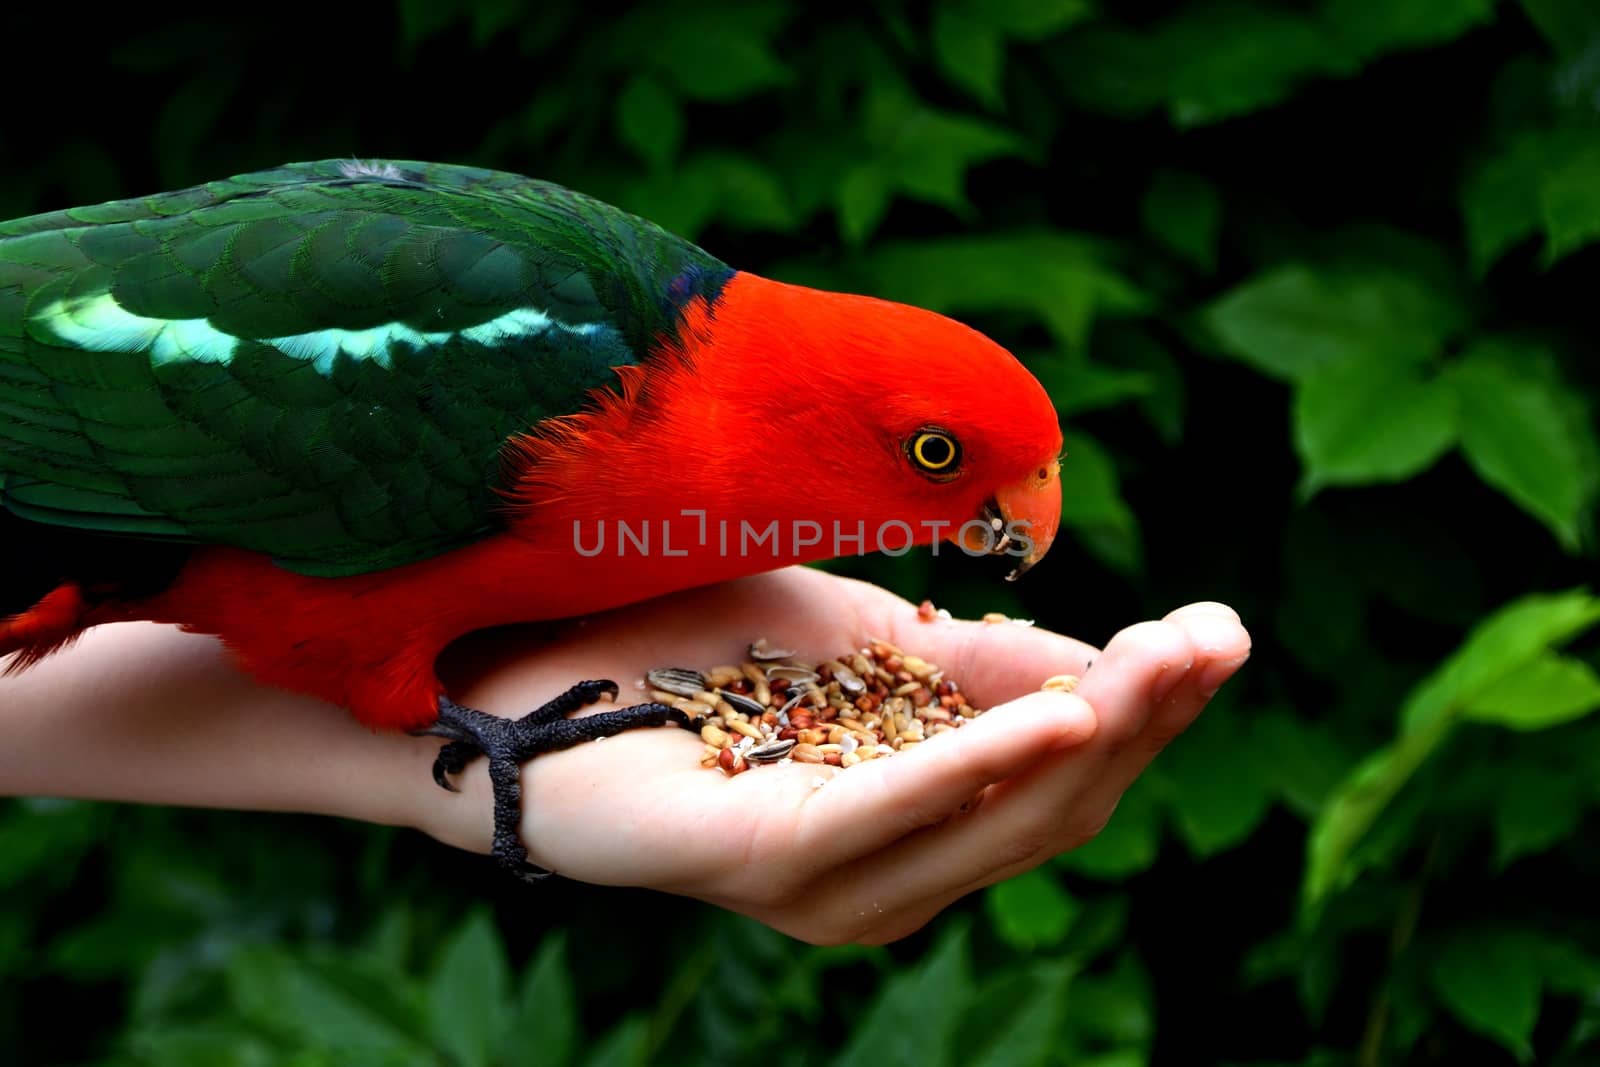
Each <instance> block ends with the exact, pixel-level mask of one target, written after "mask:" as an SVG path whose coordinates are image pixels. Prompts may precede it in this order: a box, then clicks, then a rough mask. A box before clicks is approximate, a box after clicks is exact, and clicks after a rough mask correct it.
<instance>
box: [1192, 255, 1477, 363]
mask: <svg viewBox="0 0 1600 1067" xmlns="http://www.w3.org/2000/svg"><path fill="white" fill-rule="evenodd" d="M1205 320H1206V322H1207V324H1208V325H1209V326H1210V328H1211V330H1212V331H1213V332H1214V333H1215V334H1216V336H1217V338H1218V340H1219V341H1220V342H1221V343H1222V346H1223V350H1224V351H1225V352H1227V353H1228V354H1230V355H1232V356H1234V357H1236V358H1238V359H1241V360H1243V361H1244V362H1246V363H1248V364H1250V365H1251V366H1253V367H1255V368H1256V369H1258V370H1260V371H1261V372H1262V373H1264V374H1267V375H1270V376H1271V377H1274V378H1280V379H1283V380H1286V381H1298V380H1300V379H1302V378H1305V377H1307V376H1308V375H1310V374H1311V373H1312V372H1314V371H1316V370H1318V369H1320V368H1322V367H1326V366H1329V365H1331V364H1335V363H1340V362H1343V361H1344V360H1347V359H1355V358H1358V357H1362V356H1367V357H1373V358H1385V359H1388V360H1390V361H1392V362H1400V363H1406V364H1417V363H1422V362H1425V361H1427V360H1428V359H1430V358H1431V357H1433V356H1434V355H1435V354H1436V353H1437V352H1438V351H1439V348H1440V346H1441V345H1443V344H1444V342H1445V341H1446V340H1448V339H1449V338H1450V337H1452V336H1454V335H1455V334H1456V333H1457V332H1459V331H1460V330H1461V329H1462V328H1463V327H1464V326H1465V320H1466V315H1465V312H1464V310H1463V309H1462V308H1460V307H1459V306H1457V305H1456V304H1455V302H1454V301H1453V300H1451V299H1449V298H1447V297H1446V296H1445V295H1444V294H1442V293H1441V292H1439V290H1438V289H1437V288H1435V287H1434V286H1433V285H1432V284H1431V283H1430V282H1428V281H1426V280H1424V279H1423V278H1422V277H1420V276H1418V275H1412V274H1408V273H1401V272H1397V271H1386V270H1382V269H1379V268H1376V267H1374V268H1372V269H1370V270H1366V271H1356V270H1349V269H1342V270H1331V269H1330V270H1323V271H1318V270H1314V269H1312V268H1310V267H1306V266H1285V267H1278V268H1276V269H1274V270H1271V271H1268V272H1266V273H1264V274H1259V275H1257V276H1256V277H1254V278H1252V279H1250V280H1249V281H1247V282H1245V283H1244V284H1243V285H1240V286H1239V287H1237V288H1236V289H1234V290H1232V291H1231V292H1229V293H1227V294H1225V295H1224V296H1223V297H1222V298H1221V299H1220V300H1218V301H1216V302H1215V303H1214V304H1212V305H1211V306H1210V308H1208V309H1207V311H1206V313H1205Z"/></svg>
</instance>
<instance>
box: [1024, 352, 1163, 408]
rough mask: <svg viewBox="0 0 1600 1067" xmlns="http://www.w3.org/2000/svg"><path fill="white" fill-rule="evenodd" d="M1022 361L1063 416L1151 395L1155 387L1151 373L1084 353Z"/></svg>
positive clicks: (1036, 356) (1037, 357)
mask: <svg viewBox="0 0 1600 1067" xmlns="http://www.w3.org/2000/svg"><path fill="white" fill-rule="evenodd" d="M1022 361H1023V362H1024V363H1026V364H1027V365H1028V369H1029V370H1031V371H1033V373H1034V376H1035V377H1037V378H1038V379H1039V384H1041V385H1043V386H1044V389H1045V392H1047V393H1049V394H1050V401H1051V403H1053V404H1054V405H1055V408H1056V413H1057V414H1058V415H1060V416H1061V417H1062V418H1063V419H1065V418H1069V417H1070V416H1073V415H1077V414H1080V413H1082V412H1085V411H1097V410H1099V409H1101V408H1108V407H1114V406H1115V405H1117V404H1120V403H1122V402H1123V401H1124V400H1128V399H1130V398H1137V397H1144V396H1148V395H1150V393H1151V392H1152V391H1153V390H1154V389H1155V383H1154V382H1153V381H1152V380H1151V376H1150V375H1149V374H1147V373H1145V372H1143V371H1137V370H1124V369H1122V368H1120V367H1107V366H1104V365H1103V364H1099V363H1091V362H1089V361H1088V360H1087V359H1085V358H1083V357H1081V356H1075V355H1071V354H1066V353H1061V352H1047V353H1042V354H1040V355H1033V356H1027V355H1025V356H1022Z"/></svg>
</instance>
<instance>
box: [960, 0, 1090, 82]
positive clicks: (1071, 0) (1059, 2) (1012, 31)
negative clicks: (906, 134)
mask: <svg viewBox="0 0 1600 1067" xmlns="http://www.w3.org/2000/svg"><path fill="white" fill-rule="evenodd" d="M1092 13H1093V9H1092V8H1091V7H1090V6H1089V4H1088V2H1087V0H1049V2H1046V3H1027V2H1025V0H1011V2H1005V3H983V2H981V0H943V2H942V3H940V4H939V5H938V6H937V7H936V8H935V9H934V12H933V26H932V38H933V54H934V58H935V59H937V60H938V62H939V66H940V68H941V69H942V70H943V71H944V73H945V76H946V77H948V78H949V79H950V80H951V81H952V82H954V83H955V84H957V85H959V86H961V87H962V88H964V89H966V90H967V91H968V92H970V93H971V94H972V95H973V96H974V97H975V98H976V99H977V100H978V101H979V102H981V103H982V104H984V105H985V106H986V107H990V108H998V107H1000V105H1001V103H1002V102H1003V101H1002V95H1001V81H1002V78H1003V76H1004V74H1005V61H1006V38H1008V37H1015V38H1019V39H1021V40H1028V41H1036V40H1039V39H1040V38H1043V37H1048V36H1049V35H1051V34H1053V33H1058V32H1060V31H1061V30H1063V29H1065V28H1066V27H1068V26H1070V25H1072V24H1073V23H1076V22H1078V21H1080V20H1082V19H1085V18H1088V17H1089V16H1090V15H1091V14H1092Z"/></svg>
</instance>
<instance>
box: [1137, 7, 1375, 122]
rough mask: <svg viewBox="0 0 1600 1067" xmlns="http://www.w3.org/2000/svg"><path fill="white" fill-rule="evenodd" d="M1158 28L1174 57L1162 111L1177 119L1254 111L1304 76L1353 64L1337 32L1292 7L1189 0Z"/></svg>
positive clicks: (1351, 68)
mask: <svg viewBox="0 0 1600 1067" xmlns="http://www.w3.org/2000/svg"><path fill="white" fill-rule="evenodd" d="M1159 32H1160V33H1161V39H1162V41H1163V42H1164V48H1165V52H1166V56H1167V59H1168V60H1169V62H1170V63H1171V64H1172V69H1171V75H1170V83H1169V89H1168V93H1169V95H1168V100H1167V111H1168V114H1170V115H1171V117H1172V121H1173V122H1174V123H1176V124H1177V125H1178V126H1201V125H1205V124H1207V123H1213V122H1220V121H1222V120H1223V119H1228V118H1233V117H1234V116H1236V115H1243V114H1247V113H1249V112H1251V111H1258V110H1260V109H1262V108H1264V107H1268V106H1270V105H1272V104H1276V103H1277V102H1278V101H1280V100H1283V99H1284V98H1285V97H1287V96H1288V95H1289V94H1290V93H1291V92H1292V91H1294V89H1295V88H1297V87H1298V86H1299V85H1300V84H1301V83H1302V82H1304V81H1306V80H1308V79H1310V78H1313V77H1316V76H1320V75H1345V74H1353V73H1354V72H1355V71H1356V70H1357V69H1358V64H1357V62H1356V60H1355V57H1354V55H1353V54H1352V53H1351V52H1350V51H1349V49H1348V48H1347V47H1346V46H1345V45H1344V44H1343V42H1341V41H1340V39H1339V37H1338V35H1337V34H1333V33H1329V32H1328V30H1327V27H1325V26H1324V25H1322V23H1321V22H1320V21H1319V20H1318V19H1316V18H1310V17H1306V16H1305V15H1301V14H1299V13H1295V12H1289V11H1281V10H1275V9H1270V8H1265V7H1248V6H1242V5H1240V6H1226V7H1222V8H1220V9H1219V8H1217V7H1215V6H1213V5H1193V6H1190V7H1188V8H1187V9H1186V10H1184V11H1183V12H1182V13H1181V14H1179V15H1178V16H1177V17H1175V18H1173V19H1171V20H1170V21H1168V22H1167V23H1165V24H1164V25H1163V26H1162V27H1161V29H1160V31H1159Z"/></svg>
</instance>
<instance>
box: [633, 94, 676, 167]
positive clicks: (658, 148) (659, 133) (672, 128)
mask: <svg viewBox="0 0 1600 1067" xmlns="http://www.w3.org/2000/svg"><path fill="white" fill-rule="evenodd" d="M683 129H684V122H683V111H682V109H681V108H679V106H678V101H677V99H676V98H675V97H674V96H673V95H672V94H671V93H669V92H667V91H666V89H664V88H662V86H661V83H660V82H659V81H657V80H656V79H655V78H652V77H650V76H649V75H645V74H636V75H634V76H633V77H632V78H629V79H628V83H627V84H626V85H624V86H623V87H622V92H621V93H620V94H619V95H618V96H617V133H618V135H619V136H620V137H621V138H622V141H623V143H624V144H626V145H628V147H630V148H632V149H633V150H634V151H635V152H638V153H639V156H640V158H641V159H643V160H644V161H645V162H646V163H649V164H650V165H651V166H653V167H664V166H666V165H667V164H668V163H670V162H672V159H673V157H674V156H676V155H677V154H678V147H679V146H680V145H681V144H682V143H683Z"/></svg>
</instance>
